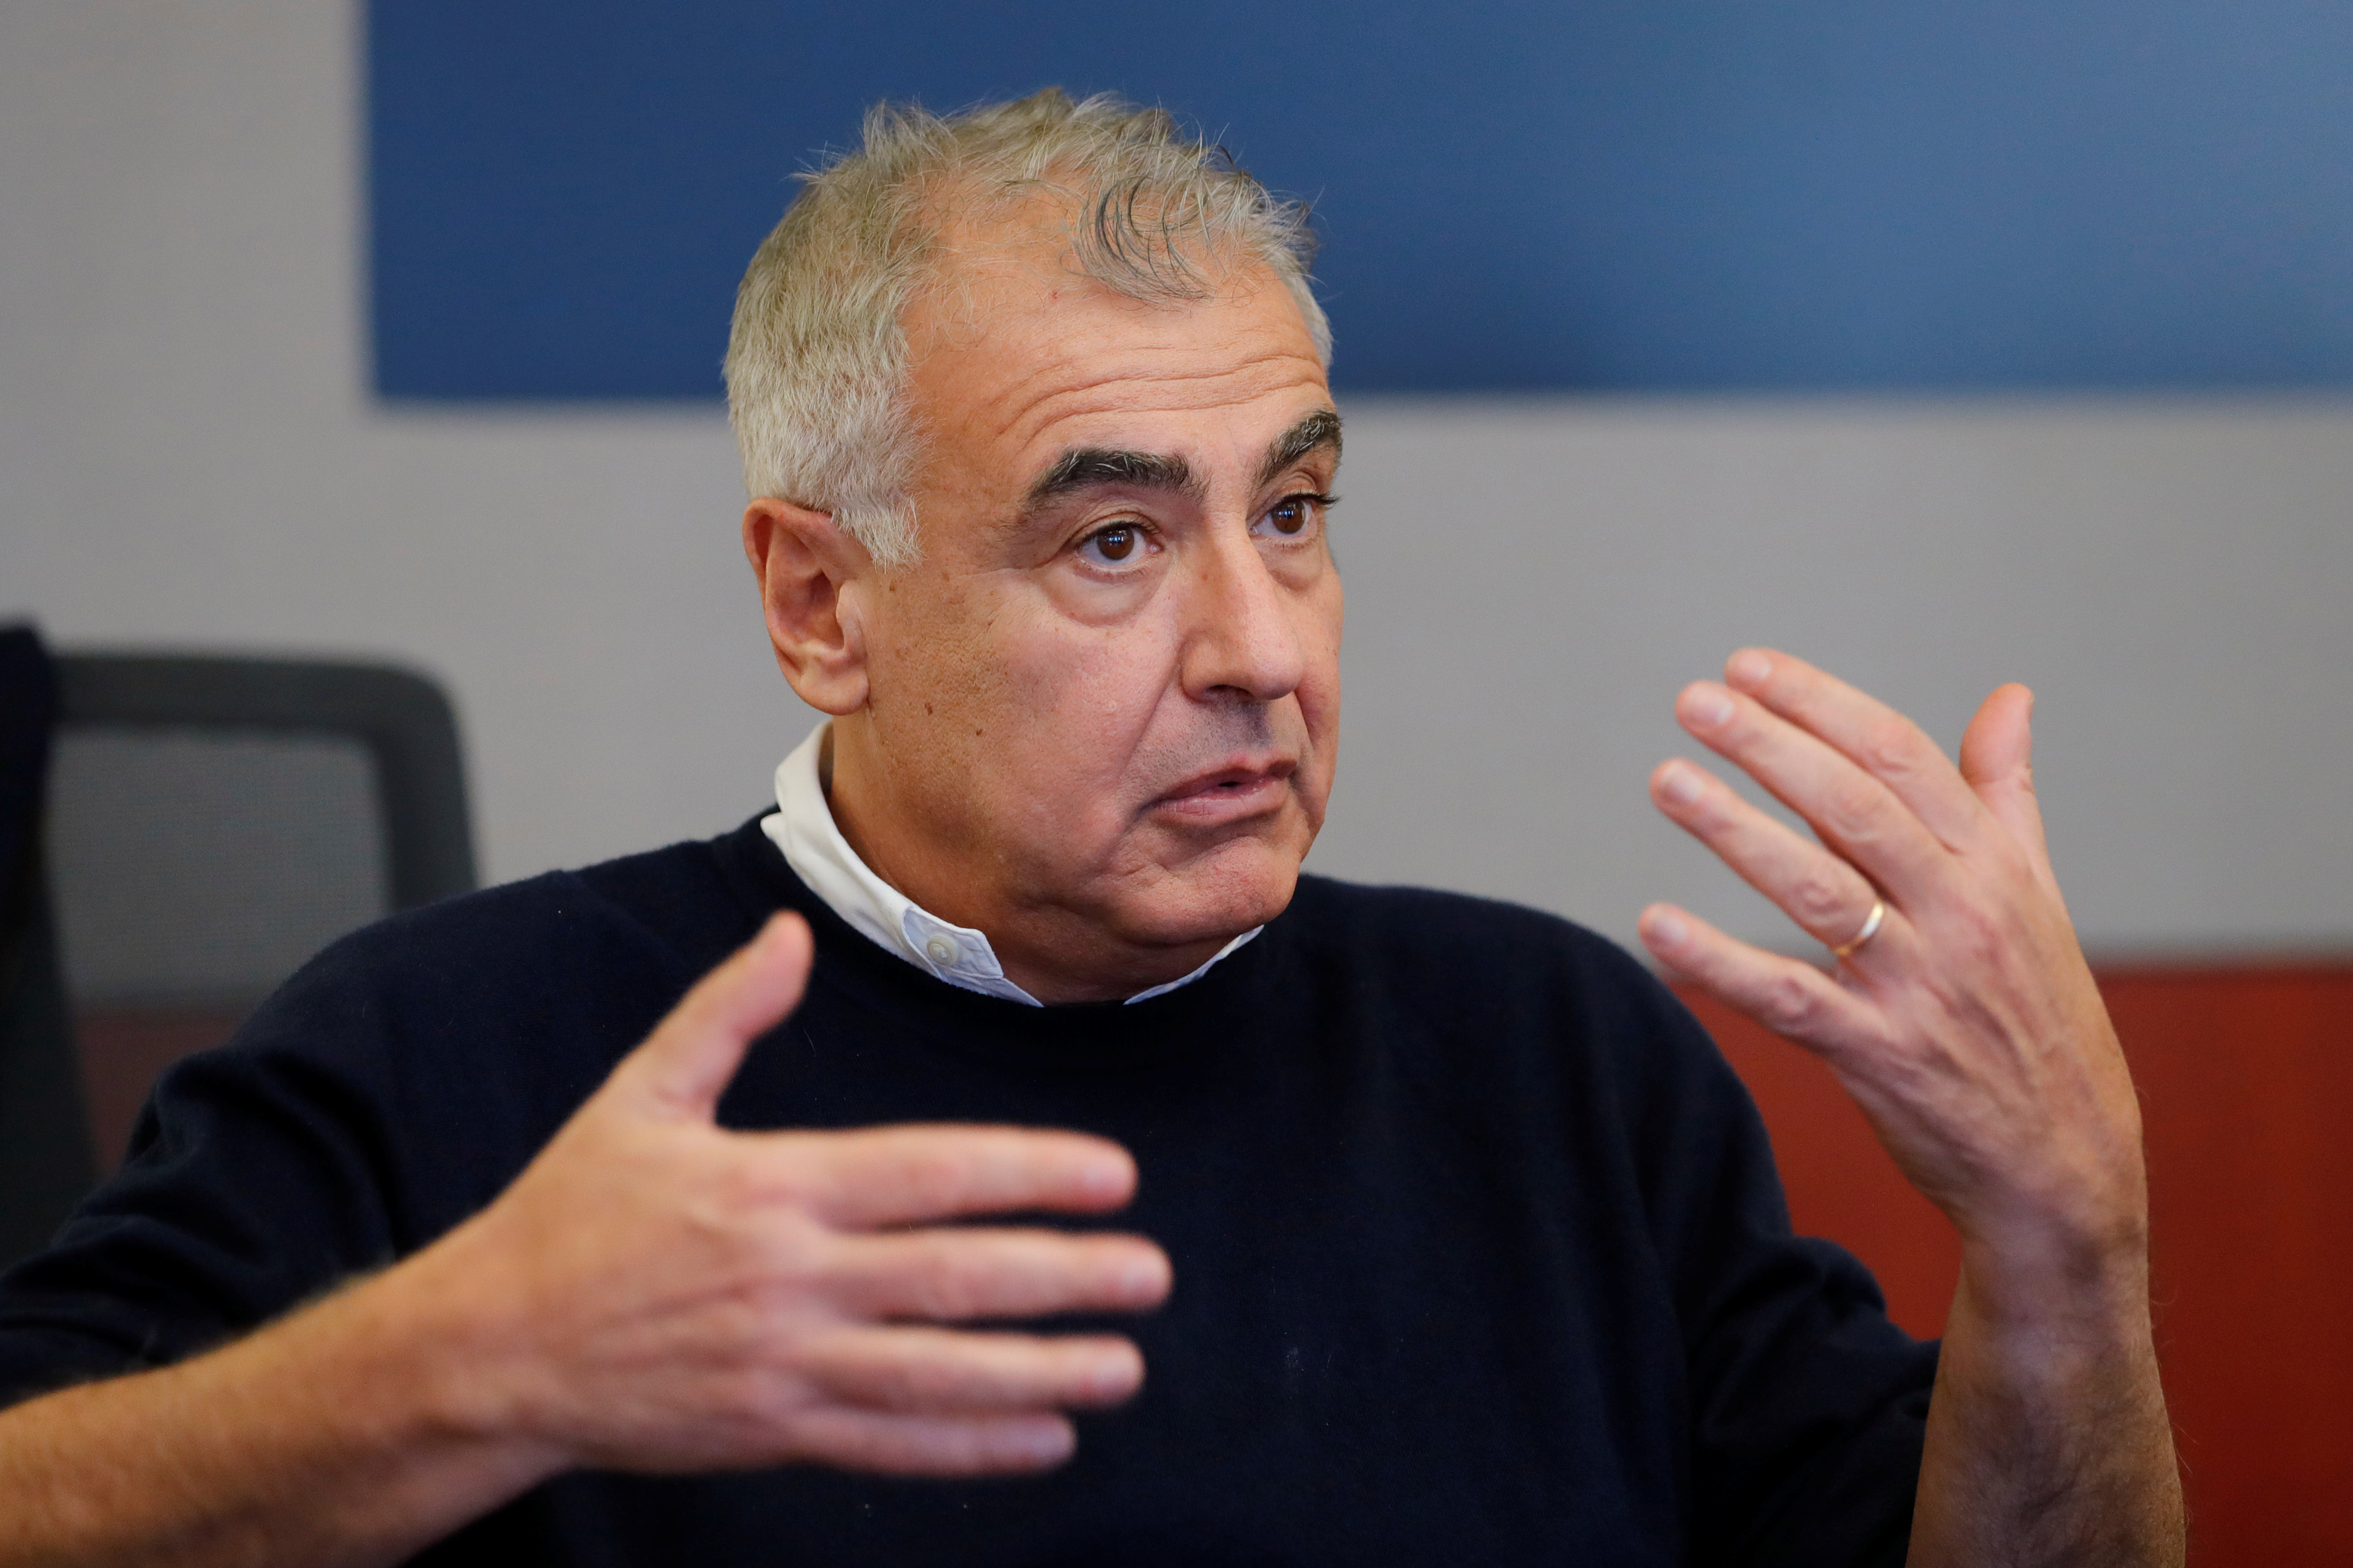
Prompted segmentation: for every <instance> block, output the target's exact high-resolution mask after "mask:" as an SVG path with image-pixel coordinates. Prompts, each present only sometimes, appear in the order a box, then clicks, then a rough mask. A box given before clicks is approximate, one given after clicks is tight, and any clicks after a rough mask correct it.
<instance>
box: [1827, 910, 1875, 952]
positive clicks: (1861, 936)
mask: <svg viewBox="0 0 2353 1568" xmlns="http://www.w3.org/2000/svg"><path fill="white" fill-rule="evenodd" d="M1886 919H1887V900H1885V899H1873V900H1872V903H1871V914H1870V916H1869V918H1868V919H1866V920H1865V921H1863V922H1862V930H1861V931H1857V932H1855V933H1854V936H1853V938H1852V940H1850V941H1849V942H1846V943H1845V944H1844V945H1843V946H1840V947H1834V948H1832V949H1831V957H1832V958H1844V957H1845V956H1846V955H1847V954H1849V953H1851V952H1853V951H1854V950H1855V949H1856V948H1859V947H1861V946H1862V944H1863V943H1864V942H1869V941H1870V940H1871V939H1872V938H1873V937H1875V936H1877V935H1878V934H1879V928H1880V926H1881V924H1882V923H1883V921H1886Z"/></svg>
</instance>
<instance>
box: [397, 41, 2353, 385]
mask: <svg viewBox="0 0 2353 1568" xmlns="http://www.w3.org/2000/svg"><path fill="white" fill-rule="evenodd" d="M2348 81H2353V6H2348V5H2343V4H2341V3H2334V0H2331V3H2319V0H2236V3H2234V4H2232V5H2222V4H2220V3H2219V0H2042V3H2039V4H2036V3H2027V0H1986V3H1983V4H1978V5H1951V4H1949V0H1947V3H1942V4H1932V3H1930V0H1877V3H1875V4H1865V3H1862V0H1781V3H1778V4H1773V5H1764V4H1757V3H1754V0H1556V3H1554V4H1543V5H1540V4H1527V3H1524V0H1497V3H1491V4H1484V5H1462V6H1451V7H1450V6H1436V5H1397V4H1386V3H1367V0H1349V3H1346V4H1341V3H1336V0H1312V3H1306V4H1291V5H1285V4H1280V3H1276V0H1257V3H1253V4H1238V3H1233V0H1191V3H1189V4H1187V5H1181V6H1171V5H1126V4H1116V3H1109V0H1089V3H1083V4H1082V3H1076V0H1042V3H1039V4H1032V5H989V4H961V5H951V4H940V3H923V4H898V5H887V4H885V5H865V6H859V7H849V6H828V7H819V6H809V5H778V4H751V3H747V0H693V3H691V4H689V5H650V4H645V3H636V4H631V3H627V0H569V3H567V4H563V5H558V4H555V3H554V0H497V3H496V4H490V5H485V4H482V3H481V0H376V4H375V5H373V7H372V9H371V12H370V16H369V25H368V82H369V128H370V133H371V135H370V148H371V153H370V160H369V162H370V170H371V176H372V180H371V206H372V213H373V249H372V260H373V268H372V291H373V300H372V320H373V324H374V328H375V376H376V384H377V388H378V390H379V391H380V392H382V393H383V394H385V395H388V396H393V397H411V398H453V399H480V398H702V397H710V396H713V395H716V394H717V392H718V390H719V380H718V362H719V356H720V353H721V351H722V349H723V345H724V342H725V337H726V322H727V312H728V309H729V306H730V303H731V301H732V300H733V290H734V284H735V279H736V278H737V277H738V276H739V275H740V274H741V272H742V269H743V267H744V262H745V261H746V260H747V259H748V258H749V257H750V255H751V252H752V249H753V247H754V246H755V245H756V244H757V243H758V241H759V239H760V237H761V236H762V235H763V234H765V232H766V230H767V229H768V227H769V226H771V225H772V224H773V223H774V222H775V221H776V216H777V215H778V213H779V212H781V210H782V209H783V207H784V205H785V203H786V200H787V199H788V198H789V196H790V195H791V193H792V189H793V186H792V184H791V182H790V179H789V175H790V174H791V172H792V171H793V170H794V169H796V168H797V167H800V166H802V165H803V164H804V163H805V162H806V161H807V157H808V154H809V153H810V151H811V150H812V149H814V148H817V147H820V146H823V145H826V144H834V145H839V144H841V143H844V142H848V141H849V140H851V139H852V138H853V137H854V136H855V133H856V129H857V125H858V121H859V115H860V110H861V108H862V107H863V106H864V105H865V104H866V103H868V102H870V101H871V100H874V99H877V98H880V97H885V96H889V97H912V98H917V99H920V100H923V101H924V102H925V103H928V104H931V105H933V106H934V107H947V106H954V105H958V104H962V103H966V102H970V101H974V100H980V99H985V98H996V97H1006V96H1012V95H1016V94H1019V93H1022V92H1026V91H1029V90H1031V89H1034V88H1037V87H1039V86H1041V85H1044V84H1046V83H1050V82H1058V83H1060V84H1062V85H1063V86H1065V87H1067V88H1069V89H1072V90H1073V91H1078V92H1083V91H1091V90H1095V89H1114V90H1118V91H1122V92H1124V93H1126V94H1128V95H1129V96H1131V97H1134V98H1136V99H1140V100H1145V101H1157V102H1161V103H1165V104H1166V105H1167V106H1168V107H1169V108H1171V109H1173V110H1176V111H1178V112H1179V113H1180V114H1181V115H1183V116H1185V117H1186V118H1187V119H1188V120H1191V121H1198V123H1200V124H1201V125H1203V126H1205V127H1206V128H1208V130H1209V131H1210V132H1212V133H1213V134H1215V135H1217V136H1218V137H1219V138H1220V139H1221V140H1223V141H1225V142H1227V143H1228V144H1229V146H1230V147H1232V148H1233V149H1234V151H1235V152H1236V153H1237V154H1238V155H1239V156H1240V158H1241V160H1242V161H1243V163H1246V164H1247V165H1248V166H1249V167H1250V168H1251V169H1252V170H1253V171H1254V172H1255V173H1257V174H1259V175H1260V176H1261V178H1263V179H1265V180H1266V181H1267V182H1268V183H1269V184H1272V185H1274V186H1275V187H1277V188H1278V189H1281V190H1284V191H1287V192H1290V193H1292V194H1295V195H1304V196H1307V197H1309V198H1311V199H1312V200H1313V201H1314V205H1315V210H1316V214H1317V227H1318V228H1319V229H1320V230H1321V232H1322V233H1323V235H1324V241H1325V250H1324V257H1323V258H1322V260H1321V261H1320V262H1319V264H1318V268H1317V271H1318V275H1319V278H1320V279H1321V281H1322V285H1323V289H1324V295H1325V298H1326V300H1327V301H1328V303H1329V305H1330V308H1331V310H1332V315H1333V319H1334V324H1335V329H1336V331H1337V334H1338V339H1339V357H1338V364H1337V366H1336V379H1337V381H1338V382H1339V383H1340V384H1341V385H1342V386H1344V387H1345V388H1348V389H1355V390H1413V391H1447V390H1497V389H1513V388H1592V389H1619V390H1641V389H1658V390H1717V389H1750V388H1788V389H1824V390H1831V389H1862V388H1882V387H1887V388H1894V387H1923V388H1960V389H1968V388H1982V389H2000V388H2039V387H2100V388H2138V387H2228V386H2278V385H2316V384H2334V385H2341V384H2348V383H2353V107H2348V105H2353V96H2348V85H2347V84H2348Z"/></svg>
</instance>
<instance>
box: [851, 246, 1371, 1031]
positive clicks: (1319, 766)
mask: <svg viewBox="0 0 2353 1568" xmlns="http://www.w3.org/2000/svg"><path fill="white" fill-rule="evenodd" d="M1223 283H1224V287H1222V288H1221V289H1220V290H1219V293H1218V294H1217V296H1216V297H1215V298H1213V299H1209V300H1201V301H1198V302H1195V303H1186V304H1176V305H1168V304H1157V303H1142V302H1138V301H1135V300H1127V299H1124V298H1122V297H1120V296H1118V295H1116V294H1113V292H1112V291H1110V290H1109V289H1104V288H1103V287H1102V286H1101V285H1099V284H1097V283H1095V282H1093V281H1092V280H1091V279H1087V278H1085V277H1083V276H1082V275H1080V274H1078V273H1076V272H1075V271H1073V270H1071V269H1070V268H1068V267H1067V265H1066V263H1065V261H1064V258H1063V257H1062V254H1061V250H1060V245H1059V244H1053V245H1048V244H1031V243H1027V242H1023V243H1018V244H1007V243H1002V242H998V243H993V244H991V245H989V246H987V247H967V248H966V251H965V258H964V259H962V260H960V261H958V262H955V263H952V264H951V271H950V276H949V279H948V281H947V283H946V285H945V286H944V287H942V288H938V289H932V290H928V291H926V293H925V294H924V295H923V297H922V298H920V299H919V300H918V302H917V303H916V304H915V305H914V306H913V309H912V310H911V311H910V315H909V318H908V321H907V323H906V326H907V331H908V339H909V351H910V355H911V362H912V393H913V412H914V415H915V416H916V420H917V422H918V427H919V429H920V430H921V431H922V433H923V439H924V441H925V446H924V449H923V451H924V456H923V463H922V466H921V469H920V473H919V476H918V478H917V480H916V482H915V484H914V487H913V499H914V503H915V509H916V513H917V517H918V520H919V528H920V537H921V540H922V550H923V557H922V560H921V561H920V562H919V563H917V564H916V565H914V566H913V567H910V568H908V569H905V570H903V571H899V572H893V573H887V574H880V575H878V576H877V577H875V578H874V579H872V580H871V582H870V583H869V584H866V592H865V594H864V595H863V596H862V599H861V601H860V605H859V607H858V612H857V613H858V616H859V621H860V629H861V631H862V633H863V636H864V638H865V642H866V658H867V670H868V679H869V682H870V690H869V700H868V702H867V705H866V707H865V709H864V710H862V712H860V713H859V714H855V715H851V716H850V718H849V722H847V723H845V724H843V725H841V726H839V727H838V728H837V731H836V748H835V764H834V765H835V774H834V780H835V784H834V789H835V798H836V809H837V814H838V815H839V816H842V817H843V818H844V826H845V828H846V829H847V830H848V831H849V833H850V836H851V838H852V842H853V843H856V844H858V846H859V847H860V850H861V852H865V853H867V855H868V858H870V860H871V861H873V862H874V863H875V865H876V869H877V870H878V871H880V872H881V874H882V875H883V876H884V877H885V878H887V879H890V880H892V882H893V883H894V884H896V885H897V886H899V887H900V888H901V889H902V891H905V892H907V893H908V895H909V896H910V897H912V898H913V899H915V900H916V901H917V902H918V903H921V904H923V905H924V906H925V907H927V908H930V909H932V910H934V911H935V912H937V913H939V914H941V915H943V916H945V917H947V918H949V919H951V920H955V921H960V922H961V923H965V924H970V925H975V926H977V927H979V928H980V929H982V930H984V931H987V932H988V933H989V935H990V937H991V939H992V941H993V942H995V943H996V944H997V946H998V947H999V949H1000V956H1001V957H1002V958H1004V960H1005V962H1006V963H1007V967H1008V972H1009V973H1013V974H1014V977H1015V978H1016V979H1017V980H1020V979H1023V978H1024V974H1023V972H1024V971H1028V972H1029V974H1030V976H1031V978H1032V979H1034V980H1035V981H1037V982H1038V983H1039V984H1042V985H1043V986H1044V990H1043V991H1041V993H1040V994H1046V993H1053V994H1057V995H1059V996H1061V997H1065V998H1067V997H1072V996H1076V995H1081V994H1103V995H1116V994H1127V993H1128V992H1130V991H1132V990H1134V989H1137V988H1139V983H1140V984H1153V983H1155V981H1156V980H1161V979H1167V978H1171V977H1173V976H1172V975H1171V974H1170V973H1168V972H1169V971H1170V970H1171V969H1172V968H1173V969H1175V971H1176V973H1183V972H1184V970H1185V969H1188V968H1190V967H1192V966H1193V965H1194V964H1198V963H1199V962H1200V961H1201V960H1202V959H1204V958H1206V957H1207V956H1208V953H1209V952H1214V951H1215V950H1216V948H1217V947H1218V946H1219V945H1220V944H1221V943H1222V942H1225V941H1226V940H1228V939H1229V938H1230V937H1231V936H1233V935H1235V934H1236V933H1238V932H1240V931H1244V930H1247V929H1248V928H1250V926H1253V925H1256V924H1259V923H1261V921H1266V920H1269V919H1271V918H1272V917H1273V916H1274V915H1276V914H1277V913H1279V912H1281V910H1282V908H1283V906H1284V905H1285V904H1286V903H1287V902H1288V901H1289V900H1290V897H1291V894H1292V889H1293V883H1294V881H1295V879H1296V877H1297V874H1298V868H1299V863H1300V859H1301V858H1302V857H1303V856H1304V855H1305V854H1306V852H1307V847H1308V845H1309V844H1310V843H1311V842H1312V841H1313V840H1314V837H1315V832H1316V829H1317V828H1318V827H1319V826H1322V823H1323V820H1324V804H1325V801H1326V799H1327V798H1328V796H1329V795H1330V792H1331V786H1332V773H1333V765H1334V752H1335V742H1336V741H1337V739H1338V727H1339V710H1340V682H1339V649H1340V623H1341V594H1340V580H1339V576H1338V574H1337V573H1336V571H1335V568H1334V565H1333V561H1332V555H1331V551H1330V547H1329V544H1328V542H1327V541H1326V539H1325V536H1324V527H1325V515H1324V514H1325V503H1324V500H1323V499H1322V498H1323V497H1324V495H1325V494H1326V493H1327V492H1328V490H1329V489H1330V487H1331V483H1332V480H1333V478H1334V472H1335V467H1336V465H1337V463H1338V459H1339V450H1338V421H1337V419H1336V416H1334V415H1333V413H1332V401H1331V394H1330V392H1329V390H1328V389H1327V387H1326V385H1325V383H1324V370H1323V367H1322V365H1321V364H1320V363H1318V361H1317V358H1316V353H1315V348H1314V341H1313V340H1312V339H1311V338H1310V337H1309V335H1308V331H1307V328H1306V325H1305V323H1304V322H1303V321H1302V319H1301V317H1300V313H1299V310H1298V308H1297V307H1296V306H1295V305H1294V304H1293V302H1292V300H1291V297H1290V295H1289V293H1288V291H1287V290H1285V289H1283V288H1282V285H1281V283H1280V282H1279V281H1278V280H1277V279H1275V278H1274V277H1273V275H1272V274H1271V272H1269V271H1267V270H1266V269H1264V268H1249V269H1246V270H1244V269H1237V270H1236V271H1235V272H1234V273H1233V274H1232V275H1231V276H1229V277H1227V278H1225V279H1223ZM1058 972H1067V973H1058ZM1032 988H1033V989H1037V988H1038V985H1037V984H1033V986H1032Z"/></svg>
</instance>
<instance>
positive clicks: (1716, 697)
mask: <svg viewBox="0 0 2353 1568" xmlns="http://www.w3.org/2000/svg"><path fill="white" fill-rule="evenodd" d="M1683 717H1684V718H1686V719H1688V720H1690V721H1692V722H1693V723H1694V724H1697V725H1699V726H1700V727H1701V728H1702V729H1707V730H1713V729H1715V727H1716V726H1717V725H1718V724H1721V723H1723V722H1724V721H1725V720H1727V719H1729V718H1731V717H1732V698H1731V696H1730V695H1729V694H1727V693H1726V692H1725V689H1723V688H1722V687H1720V686H1710V685H1707V684H1706V683H1704V682H1702V683H1701V684H1699V685H1696V686H1694V687H1693V688H1692V689H1691V695H1690V696H1688V697H1686V698H1684V699H1683Z"/></svg>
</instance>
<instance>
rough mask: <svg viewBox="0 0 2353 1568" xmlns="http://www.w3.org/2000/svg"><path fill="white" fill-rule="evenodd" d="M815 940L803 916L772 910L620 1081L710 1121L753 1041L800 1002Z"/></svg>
mask: <svg viewBox="0 0 2353 1568" xmlns="http://www.w3.org/2000/svg"><path fill="white" fill-rule="evenodd" d="M814 947H815V944H814V942H812V941H811V939H810V936H809V929H808V922H807V921H804V920H802V919H801V917H800V916H798V915H797V914H792V913H790V912H786V913H782V914H777V915H774V916H771V917H770V918H769V921H768V923H767V924H766V925H765V926H762V927H761V928H760V934H759V935H757V936H755V937H754V938H753V939H752V940H751V941H750V942H745V943H744V945H743V946H742V947H740V948H737V949H736V950H735V951H734V952H733V953H731V954H729V955H728V956H727V957H726V958H725V959H724V960H723V961H722V962H721V963H719V965H718V967H716V968H714V969H713V970H712V972H711V973H708V974H706V975H704V976H703V977H702V979H701V980H699V981H697V982H696V983H695V985H694V989H692V990H691V991H689V992H688V993H687V994H685V995H684V996H682V997H681V998H680V999H679V1004H678V1005H677V1006H675V1007H673V1008H671V1009H670V1016H668V1017H666V1018H664V1019H663V1020H662V1021H661V1022H660V1023H659V1024H658V1025H656V1026H654V1032H653V1033H652V1034H650V1035H649V1036H647V1037H646V1041H645V1044H643V1045H641V1046H639V1047H638V1048H637V1049H636V1050H634V1051H632V1052H630V1053H629V1055H628V1058H626V1059H625V1060H623V1062H622V1063H621V1065H620V1067H619V1068H617V1069H616V1070H615V1072H614V1074H613V1076H614V1079H616V1081H617V1084H618V1085H620V1086H623V1087H624V1089H625V1092H628V1093H630V1094H631V1095H632V1096H633V1097H635V1098H638V1099H640V1100H642V1101H644V1102H647V1103H648V1104H649V1109H653V1110H658V1111H659V1112H662V1113H666V1114H668V1115H670V1116H676V1117H691V1118H695V1119H699V1120H708V1119H709V1118H710V1116H711V1114H712V1110H714V1109H716V1107H717V1106H718V1104H719V1097H720V1095H721V1094H723V1093H724V1092H725V1091H726V1089H727V1085H728V1082H729V1080H730V1079H733V1078H734V1076H735V1069H736V1068H738V1067H739V1066H741V1065H742V1064H743V1060H744V1052H745V1051H746V1050H748V1049H749V1048H750V1047H751V1044H752V1042H753V1041H754V1040H755V1039H757V1038H759V1037H760V1036H762V1035H764V1034H765V1033H766V1032H767V1031H768V1030H770V1029H772V1028H774V1027H776V1026H777V1025H778V1024H780V1023H782V1022H783V1021H784V1020H785V1018H786V1016H788V1015H790V1014H791V1012H792V1010H793V1009H794V1007H796V1006H797V1005H799V1003H800V999H801V992H802V990H803V989H804V988H805V987H806V986H807V983H808V972H809V960H810V957H811V954H812V952H814Z"/></svg>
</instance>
